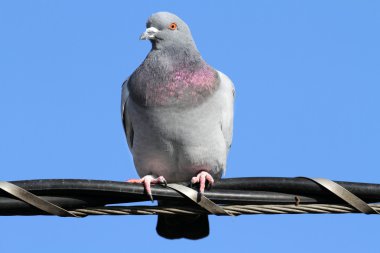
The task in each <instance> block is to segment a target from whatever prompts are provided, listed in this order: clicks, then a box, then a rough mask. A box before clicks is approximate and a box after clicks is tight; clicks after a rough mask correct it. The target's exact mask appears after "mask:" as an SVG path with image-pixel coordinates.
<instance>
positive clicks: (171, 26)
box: [169, 23, 177, 30]
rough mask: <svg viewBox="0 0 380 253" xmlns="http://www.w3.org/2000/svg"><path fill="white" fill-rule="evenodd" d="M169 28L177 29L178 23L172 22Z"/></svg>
mask: <svg viewBox="0 0 380 253" xmlns="http://www.w3.org/2000/svg"><path fill="white" fill-rule="evenodd" d="M169 29H170V30H176V29H177V24H176V23H171V24H170V25H169Z"/></svg>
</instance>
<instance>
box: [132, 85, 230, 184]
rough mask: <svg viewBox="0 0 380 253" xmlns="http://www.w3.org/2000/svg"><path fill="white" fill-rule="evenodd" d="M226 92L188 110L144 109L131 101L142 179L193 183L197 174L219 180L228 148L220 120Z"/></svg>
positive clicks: (135, 150)
mask: <svg viewBox="0 0 380 253" xmlns="http://www.w3.org/2000/svg"><path fill="white" fill-rule="evenodd" d="M225 92H226V91H225V89H224V88H223V87H222V88H219V89H218V90H217V91H216V92H214V93H213V94H212V95H211V96H210V97H208V98H207V99H206V100H205V101H204V102H203V103H201V104H199V105H197V106H192V107H189V108H176V107H158V108H149V107H142V106H140V105H138V104H137V103H135V102H134V101H133V100H132V99H130V100H128V106H127V108H128V114H129V117H130V120H131V122H133V123H132V124H133V129H134V140H133V148H132V153H133V158H134V163H135V166H136V168H137V171H138V173H139V175H140V176H145V175H147V174H152V175H156V176H164V177H165V178H166V179H167V180H168V181H169V182H173V181H186V180H190V179H191V177H192V176H194V175H195V174H196V173H197V172H198V171H201V170H205V171H209V172H210V173H211V174H212V175H213V176H215V177H217V178H218V177H220V176H221V175H222V173H223V171H224V170H225V166H226V157H227V152H228V147H227V145H226V140H225V136H224V135H223V131H222V126H221V119H222V118H223V116H222V114H223V108H224V107H225V106H226V100H225Z"/></svg>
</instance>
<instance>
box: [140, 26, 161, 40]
mask: <svg viewBox="0 0 380 253" xmlns="http://www.w3.org/2000/svg"><path fill="white" fill-rule="evenodd" d="M157 33H158V29H157V28H156V27H153V26H152V27H149V28H147V29H146V30H145V32H143V34H141V36H140V40H153V39H155V36H156V34H157Z"/></svg>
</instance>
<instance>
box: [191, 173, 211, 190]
mask: <svg viewBox="0 0 380 253" xmlns="http://www.w3.org/2000/svg"><path fill="white" fill-rule="evenodd" d="M206 180H207V181H208V182H209V184H210V185H213V184H214V179H213V178H212V176H211V175H210V174H209V173H208V172H206V171H201V172H199V173H198V175H197V176H195V177H193V178H192V179H191V183H192V184H196V183H199V192H200V193H204V191H205V188H206Z"/></svg>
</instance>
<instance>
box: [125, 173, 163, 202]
mask: <svg viewBox="0 0 380 253" xmlns="http://www.w3.org/2000/svg"><path fill="white" fill-rule="evenodd" d="M127 182H128V183H137V184H141V183H143V184H144V188H145V191H146V193H147V194H148V196H149V198H150V200H151V201H152V202H153V196H152V190H151V189H150V185H151V184H164V185H166V184H167V183H166V179H165V178H164V177H163V176H159V177H157V178H154V177H153V176H151V175H146V176H144V177H142V178H140V179H129V180H128V181H127Z"/></svg>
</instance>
